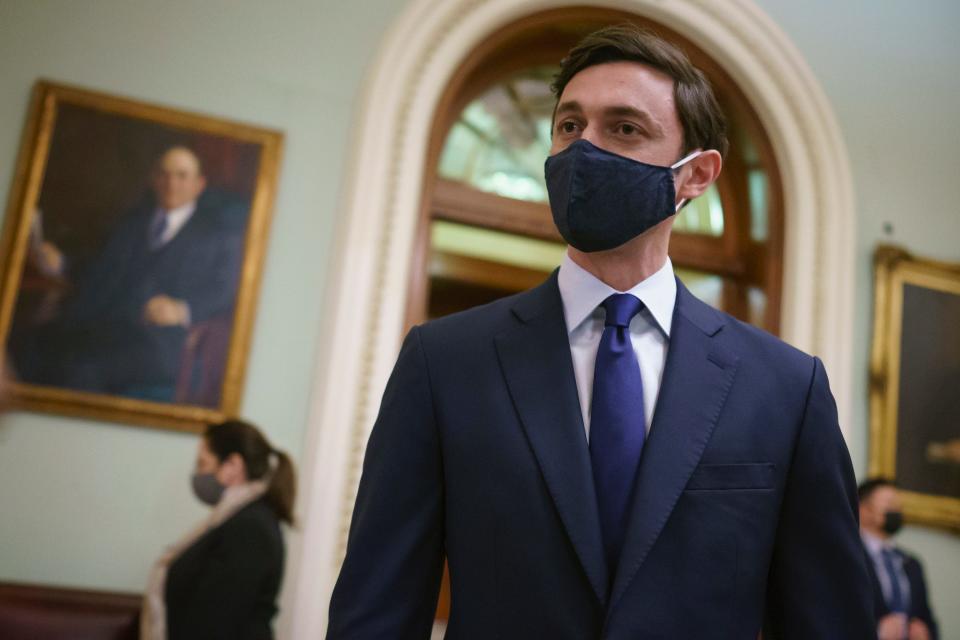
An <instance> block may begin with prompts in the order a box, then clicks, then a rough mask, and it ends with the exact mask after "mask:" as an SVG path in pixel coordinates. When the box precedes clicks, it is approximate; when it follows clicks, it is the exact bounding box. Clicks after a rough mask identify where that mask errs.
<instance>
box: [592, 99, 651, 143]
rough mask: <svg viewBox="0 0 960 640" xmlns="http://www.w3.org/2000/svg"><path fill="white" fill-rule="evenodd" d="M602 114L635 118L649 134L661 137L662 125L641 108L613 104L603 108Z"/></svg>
mask: <svg viewBox="0 0 960 640" xmlns="http://www.w3.org/2000/svg"><path fill="white" fill-rule="evenodd" d="M603 112H604V115H606V116H622V117H628V118H636V119H637V120H640V121H641V122H642V123H643V126H645V127H646V128H647V129H648V130H649V132H650V135H651V136H654V137H657V138H662V137H663V127H662V126H660V123H659V122H657V120H656V119H655V118H654V117H653V116H652V115H650V113H649V112H648V111H644V110H642V109H637V108H636V107H631V106H627V105H615V106H612V107H607V108H606V109H604V110H603Z"/></svg>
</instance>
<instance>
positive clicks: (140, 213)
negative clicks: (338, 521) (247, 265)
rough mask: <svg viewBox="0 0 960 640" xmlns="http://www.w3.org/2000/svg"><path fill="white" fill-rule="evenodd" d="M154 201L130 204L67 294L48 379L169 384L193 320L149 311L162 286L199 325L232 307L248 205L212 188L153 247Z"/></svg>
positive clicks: (111, 388)
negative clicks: (164, 319) (178, 322)
mask: <svg viewBox="0 0 960 640" xmlns="http://www.w3.org/2000/svg"><path fill="white" fill-rule="evenodd" d="M153 216H154V206H153V205H152V204H151V203H148V204H145V205H143V206H141V207H138V208H137V209H135V210H133V211H132V212H131V213H129V214H127V215H126V216H125V217H124V218H123V219H122V220H121V221H120V222H119V223H118V226H117V228H116V229H115V230H114V231H113V233H111V235H110V237H109V238H108V240H107V242H106V244H105V245H104V248H103V249H102V251H101V252H100V253H99V255H98V256H97V258H96V259H95V260H94V262H93V263H92V264H91V265H90V266H89V268H87V269H86V270H85V272H84V273H83V274H81V276H80V277H79V279H78V281H77V283H76V288H75V290H74V291H73V292H72V293H71V295H70V297H69V298H68V299H67V300H66V301H65V303H64V308H63V312H62V314H61V317H60V319H59V321H58V322H57V323H56V325H55V326H54V327H52V328H50V329H49V330H48V331H47V332H46V335H47V336H49V338H48V344H47V345H46V347H47V348H46V349H44V352H45V360H46V362H47V366H46V367H45V372H44V374H42V375H41V376H40V377H41V378H42V379H43V381H45V382H50V383H54V384H61V385H63V386H67V387H70V388H75V389H84V390H89V391H105V392H117V393H122V392H123V389H124V388H126V387H129V386H130V385H138V384H139V385H156V384H160V385H170V384H172V383H173V381H174V379H175V376H176V373H177V370H178V367H179V362H180V355H181V352H182V350H183V344H184V340H185V339H186V335H187V328H186V327H183V326H168V327H161V326H154V325H151V324H149V323H146V322H145V321H144V319H143V315H144V305H145V304H146V303H147V301H148V300H150V299H151V298H152V297H153V296H155V295H160V294H162V295H166V296H169V297H171V298H176V299H179V300H183V301H185V302H186V303H187V304H188V305H189V307H190V321H191V324H192V325H195V324H197V323H199V322H203V321H204V320H207V319H209V318H212V317H214V316H217V315H220V314H224V313H228V312H229V311H230V309H231V308H232V306H233V303H234V299H235V297H236V293H237V291H236V289H237V279H238V276H239V270H240V264H241V261H242V253H243V226H244V219H245V215H244V211H243V209H242V208H241V207H236V206H234V207H225V206H223V203H222V202H219V201H217V200H215V198H214V197H213V196H211V195H208V194H204V195H203V196H201V197H200V198H199V199H198V201H197V208H196V210H195V211H194V213H193V215H192V216H191V217H190V219H189V220H188V221H187V222H186V224H184V226H183V227H182V228H181V229H180V230H179V231H178V233H177V234H176V235H175V236H174V237H173V238H172V239H171V240H170V241H169V242H167V243H166V244H165V245H163V246H162V247H161V248H159V249H156V250H151V249H150V247H149V235H150V226H151V224H152V223H153V219H154V218H153Z"/></svg>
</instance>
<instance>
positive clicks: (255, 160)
mask: <svg viewBox="0 0 960 640" xmlns="http://www.w3.org/2000/svg"><path fill="white" fill-rule="evenodd" d="M282 141H283V138H282V134H280V133H279V132H276V131H271V130H268V129H264V128H260V127H255V126H250V125H246V124H240V123H236V122H229V121H226V120H222V119H219V118H213V117H210V116H205V115H199V114H194V113H188V112H185V111H180V110H175V109H170V108H166V107H161V106H156V105H151V104H146V103H143V102H139V101H134V100H129V99H125V98H119V97H114V96H108V95H104V94H101V93H97V92H93V91H87V90H83V89H78V88H74V87H69V86H64V85H60V84H55V83H51V82H45V81H41V82H38V83H37V85H36V86H35V88H34V93H33V102H32V106H31V108H30V114H29V119H28V122H27V125H26V130H25V132H24V137H23V143H22V145H21V150H20V156H19V160H18V163H17V168H16V172H15V175H14V177H13V183H12V187H11V191H10V198H9V204H8V207H7V213H6V219H5V225H4V235H3V245H2V282H0V337H2V339H3V344H4V371H5V376H6V383H7V384H6V386H7V395H8V398H7V402H8V403H10V404H12V405H14V406H16V407H20V408H24V409H27V410H36V411H48V412H56V413H62V414H66V415H76V416H84V417H93V418H99V419H107V420H114V421H119V422H127V423H134V424H144V425H150V426H157V427H167V428H174V429H183V430H193V429H196V428H198V427H200V426H201V425H202V424H203V423H206V422H211V421H216V420H219V419H222V418H224V417H226V416H229V415H234V414H235V413H236V411H237V409H238V408H239V403H240V398H241V393H242V390H243V380H244V371H245V367H246V360H247V352H248V348H249V343H250V338H251V332H252V328H253V314H254V310H255V305H256V299H257V289H258V286H259V281H260V272H261V268H262V265H263V260H264V250H265V247H266V238H267V232H268V230H269V224H270V217H271V209H272V206H273V200H274V194H275V191H276V183H277V171H278V168H279V167H278V165H279V161H280V154H281V148H282Z"/></svg>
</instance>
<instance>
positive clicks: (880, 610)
mask: <svg viewBox="0 0 960 640" xmlns="http://www.w3.org/2000/svg"><path fill="white" fill-rule="evenodd" d="M896 552H897V553H898V554H900V556H901V557H902V558H903V572H904V573H905V574H907V582H909V583H910V611H909V616H908V617H910V618H911V619H912V618H918V619H920V620H923V622H924V623H926V625H927V628H928V629H930V638H931V639H932V640H937V639H938V638H939V637H940V634H939V630H938V628H937V621H936V620H934V618H933V612H932V611H931V610H930V603H929V601H928V600H927V581H926V579H924V577H923V565H921V564H920V561H919V560H917V559H916V558H914V557H913V556H912V555H910V554H909V553H907V552H906V551H904V550H903V549H900V548H897V549H896ZM864 553H865V554H866V553H867V551H866V549H864ZM866 558H867V570H868V572H869V574H870V585H871V588H872V593H873V610H874V616H875V617H876V622H877V624H878V625H879V623H880V619H881V618H883V617H884V616H885V615H887V614H889V613H890V607H889V606H888V605H887V601H886V600H885V599H884V597H883V588H882V587H881V586H880V579H879V578H878V577H877V570H876V568H875V567H874V566H873V561H872V560H871V559H870V556H869V555H866Z"/></svg>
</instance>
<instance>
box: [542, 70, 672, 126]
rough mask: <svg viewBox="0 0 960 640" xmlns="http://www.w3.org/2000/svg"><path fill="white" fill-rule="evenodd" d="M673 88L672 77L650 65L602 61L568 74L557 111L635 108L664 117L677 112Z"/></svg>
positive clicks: (623, 109)
mask: <svg viewBox="0 0 960 640" xmlns="http://www.w3.org/2000/svg"><path fill="white" fill-rule="evenodd" d="M673 88H674V80H673V78H671V77H670V76H669V75H667V74H665V73H663V72H662V71H659V70H657V69H654V68H653V67H651V66H649V65H646V64H643V63H640V62H631V61H622V60H620V61H616V62H604V63H601V64H597V65H593V66H590V67H587V68H585V69H583V70H581V71H580V72H578V73H577V74H576V75H574V76H573V77H572V78H570V81H569V82H568V83H567V85H566V86H565V87H564V88H563V92H562V93H561V95H560V99H559V101H558V103H557V112H558V113H559V112H561V111H564V110H571V109H572V110H581V111H584V110H588V109H595V108H602V109H604V110H611V111H614V110H620V111H625V110H628V109H634V110H637V111H640V112H646V113H648V114H649V115H651V116H652V117H654V118H664V117H667V116H669V115H675V113H676V109H675V105H674V95H673Z"/></svg>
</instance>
